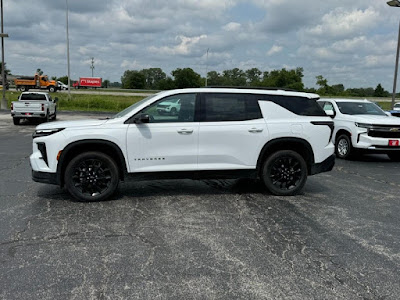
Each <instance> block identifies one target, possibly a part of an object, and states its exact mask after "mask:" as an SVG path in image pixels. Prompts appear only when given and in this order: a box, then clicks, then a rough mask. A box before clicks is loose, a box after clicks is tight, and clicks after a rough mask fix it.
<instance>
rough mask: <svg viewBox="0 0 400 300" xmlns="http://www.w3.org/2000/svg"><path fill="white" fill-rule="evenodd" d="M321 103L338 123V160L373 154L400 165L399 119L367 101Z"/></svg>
mask: <svg viewBox="0 0 400 300" xmlns="http://www.w3.org/2000/svg"><path fill="white" fill-rule="evenodd" d="M318 103H319V104H320V106H321V107H322V108H323V109H324V111H325V112H326V114H327V115H329V116H331V117H332V118H333V120H334V122H335V132H334V140H335V152H336V155H337V156H338V157H339V158H349V157H350V156H351V155H352V154H354V153H355V152H361V153H362V152H370V153H384V154H387V155H388V156H389V158H390V159H392V160H394V161H400V119H399V118H396V117H393V116H389V115H387V114H386V113H385V112H384V111H383V110H382V109H381V108H380V107H379V106H378V105H376V104H375V103H373V102H370V101H368V100H351V99H321V100H318Z"/></svg>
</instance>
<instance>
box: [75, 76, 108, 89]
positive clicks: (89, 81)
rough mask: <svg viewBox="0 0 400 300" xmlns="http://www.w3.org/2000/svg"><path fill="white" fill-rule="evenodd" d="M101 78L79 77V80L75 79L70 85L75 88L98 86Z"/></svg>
mask: <svg viewBox="0 0 400 300" xmlns="http://www.w3.org/2000/svg"><path fill="white" fill-rule="evenodd" d="M102 82H103V80H102V78H101V77H80V78H79V81H75V82H74V83H73V84H72V86H73V87H74V88H76V89H80V88H100V87H101V84H102Z"/></svg>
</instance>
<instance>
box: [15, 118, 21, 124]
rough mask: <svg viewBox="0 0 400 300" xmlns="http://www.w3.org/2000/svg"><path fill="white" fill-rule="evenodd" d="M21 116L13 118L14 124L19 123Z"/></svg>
mask: <svg viewBox="0 0 400 300" xmlns="http://www.w3.org/2000/svg"><path fill="white" fill-rule="evenodd" d="M20 120H21V119H20V118H13V123H14V125H19V121H20Z"/></svg>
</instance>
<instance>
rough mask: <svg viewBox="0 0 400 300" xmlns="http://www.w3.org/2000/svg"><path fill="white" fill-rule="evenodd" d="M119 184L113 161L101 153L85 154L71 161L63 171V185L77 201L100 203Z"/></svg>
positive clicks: (112, 192) (115, 165)
mask: <svg viewBox="0 0 400 300" xmlns="http://www.w3.org/2000/svg"><path fill="white" fill-rule="evenodd" d="M118 183H119V173H118V167H117V164H116V163H115V161H114V160H113V159H112V158H111V157H109V156H108V155H106V154H104V153H101V152H85V153H82V154H79V155H78V156H76V157H75V158H73V159H72V160H71V162H70V163H69V164H68V166H67V168H66V171H65V185H66V188H67V189H68V191H69V192H70V193H71V195H72V196H73V197H74V198H76V199H77V200H79V201H101V200H105V199H107V198H109V197H110V196H111V195H112V194H114V192H115V191H116V189H117V187H118Z"/></svg>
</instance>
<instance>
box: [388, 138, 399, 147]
mask: <svg viewBox="0 0 400 300" xmlns="http://www.w3.org/2000/svg"><path fill="white" fill-rule="evenodd" d="M389 146H391V147H398V146H400V141H399V140H389Z"/></svg>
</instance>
